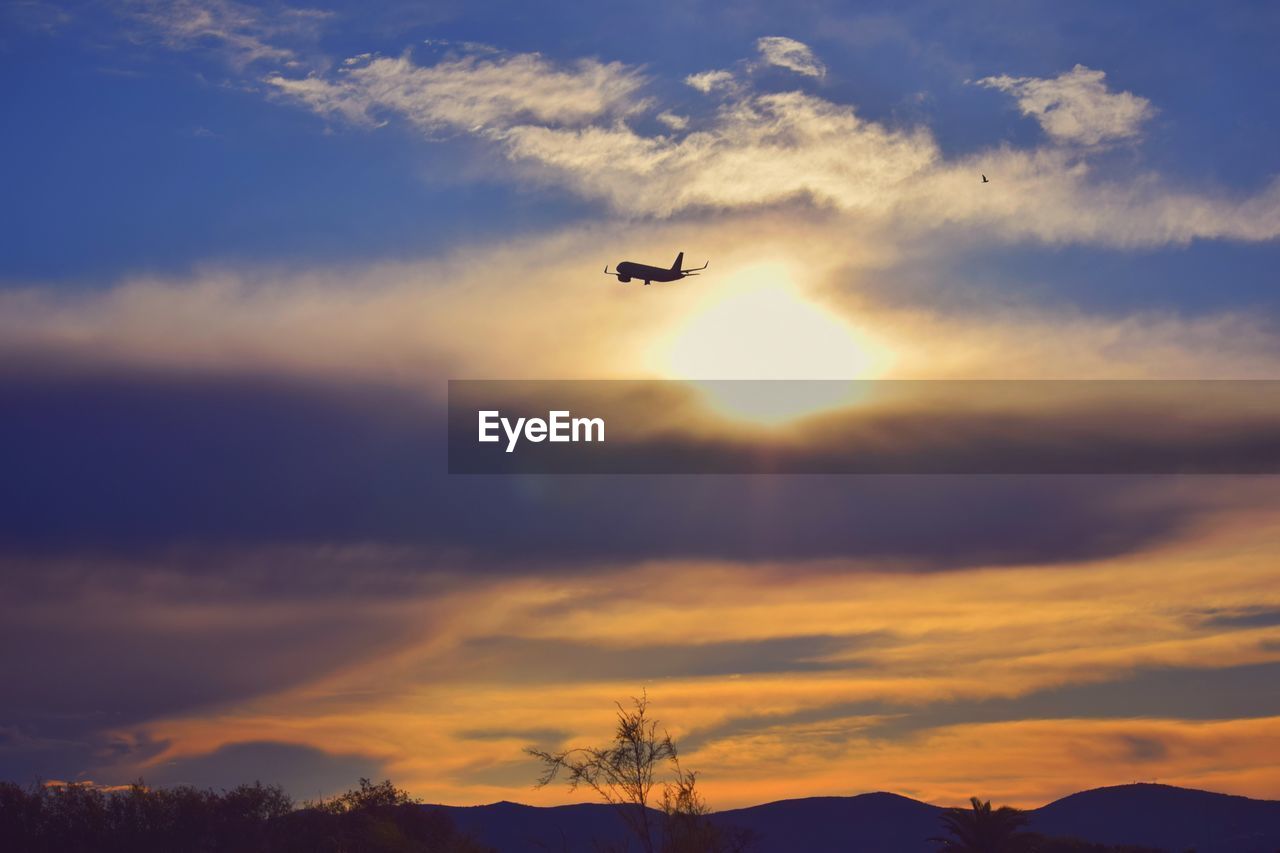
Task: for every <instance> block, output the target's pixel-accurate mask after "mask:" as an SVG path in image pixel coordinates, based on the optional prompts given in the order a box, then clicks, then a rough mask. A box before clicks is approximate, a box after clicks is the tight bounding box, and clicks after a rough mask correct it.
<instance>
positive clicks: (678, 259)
mask: <svg viewBox="0 0 1280 853" xmlns="http://www.w3.org/2000/svg"><path fill="white" fill-rule="evenodd" d="M682 263H684V252H681V253H680V254H678V255H676V262H675V263H674V264H672V265H671V271H672V272H680V265H681V264H682Z"/></svg>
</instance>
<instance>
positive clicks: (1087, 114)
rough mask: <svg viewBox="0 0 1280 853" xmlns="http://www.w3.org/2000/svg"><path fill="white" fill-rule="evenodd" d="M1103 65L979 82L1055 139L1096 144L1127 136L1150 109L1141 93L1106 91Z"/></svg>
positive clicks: (1138, 128)
mask: <svg viewBox="0 0 1280 853" xmlns="http://www.w3.org/2000/svg"><path fill="white" fill-rule="evenodd" d="M1106 78H1107V75H1106V73H1105V72H1103V71H1097V70H1094V69H1092V68H1086V67H1085V66H1083V65H1077V66H1075V67H1074V68H1072V69H1071V70H1070V71H1066V72H1064V73H1062V74H1059V75H1058V76H1057V77H1051V78H1042V77H1010V76H1009V75H1007V74H1002V75H1000V76H997V77H984V78H982V79H981V80H979V81H978V85H979V86H986V87H989V88H992V89H999V90H1000V91H1002V92H1008V93H1009V94H1011V95H1013V96H1014V97H1015V98H1017V101H1018V107H1019V108H1020V109H1021V110H1022V114H1023V115H1025V116H1031V117H1033V118H1035V120H1036V121H1037V122H1039V123H1040V127H1041V128H1043V129H1044V132H1045V133H1047V134H1049V137H1050V138H1051V139H1053V140H1054V141H1055V142H1062V143H1070V144H1078V145H1099V144H1101V143H1104V142H1114V141H1117V140H1122V139H1132V138H1134V137H1136V136H1137V135H1138V134H1139V132H1140V131H1141V128H1142V124H1143V122H1145V121H1147V120H1148V119H1150V118H1151V117H1152V116H1153V115H1155V112H1156V111H1155V108H1154V107H1152V106H1151V102H1150V101H1148V100H1147V99H1146V98H1143V97H1140V96H1138V95H1134V94H1133V93H1131V92H1112V91H1110V90H1109V89H1108V88H1107V84H1106Z"/></svg>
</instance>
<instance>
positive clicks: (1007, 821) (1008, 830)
mask: <svg viewBox="0 0 1280 853" xmlns="http://www.w3.org/2000/svg"><path fill="white" fill-rule="evenodd" d="M969 803H970V805H971V808H968V809H963V808H951V809H947V810H946V811H945V812H943V815H942V824H943V826H945V827H946V829H947V832H949V833H950V834H951V836H952V837H951V838H931V839H929V840H930V841H937V842H939V843H941V844H942V847H941V850H942V851H944V853H1026V851H1029V850H1031V849H1032V848H1031V844H1030V842H1031V837H1030V836H1028V835H1027V834H1026V833H1024V832H1023V831H1022V830H1023V827H1024V826H1026V824H1027V816H1026V814H1025V813H1023V812H1022V811H1021V810H1019V809H1015V808H1011V807H1009V806H1001V807H1000V808H998V809H992V808H991V802H990V801H988V802H985V803H984V802H983V801H982V800H980V799H978V798H977V797H971V798H970V799H969Z"/></svg>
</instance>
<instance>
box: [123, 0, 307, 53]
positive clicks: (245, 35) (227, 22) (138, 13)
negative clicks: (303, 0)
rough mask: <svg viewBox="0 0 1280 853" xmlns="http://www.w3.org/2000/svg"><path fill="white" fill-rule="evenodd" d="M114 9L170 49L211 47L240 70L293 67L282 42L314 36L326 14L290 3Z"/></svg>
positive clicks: (224, 1)
mask: <svg viewBox="0 0 1280 853" xmlns="http://www.w3.org/2000/svg"><path fill="white" fill-rule="evenodd" d="M120 11H121V12H122V13H123V14H125V15H126V16H128V17H130V18H132V19H134V20H136V21H137V22H139V23H140V24H142V25H144V26H145V27H146V29H147V31H148V32H149V33H152V34H154V35H156V36H158V37H159V38H160V39H161V41H163V42H164V44H166V45H167V46H168V47H170V48H173V49H175V50H190V49H194V48H198V47H208V46H213V47H215V48H216V49H218V50H221V51H223V52H224V53H225V54H226V56H227V58H228V61H229V62H230V63H231V64H232V65H233V66H235V67H237V68H241V69H243V68H245V67H247V66H249V65H252V64H254V63H259V62H271V63H276V64H279V65H284V66H295V65H297V64H298V63H299V60H298V53H297V51H296V50H295V49H293V48H292V47H288V46H285V44H284V43H285V42H287V41H290V40H295V39H306V40H311V39H314V38H315V36H316V35H317V33H318V31H319V27H320V25H321V23H322V22H323V21H324V19H325V18H327V17H328V16H329V13H327V12H323V11H319V10H315V9H304V8H293V7H277V8H275V9H274V10H272V11H265V10H263V9H261V8H257V7H254V6H250V5H247V4H243V3H237V2H235V0H134V2H130V3H127V4H126V5H124V6H122V7H121V10H120Z"/></svg>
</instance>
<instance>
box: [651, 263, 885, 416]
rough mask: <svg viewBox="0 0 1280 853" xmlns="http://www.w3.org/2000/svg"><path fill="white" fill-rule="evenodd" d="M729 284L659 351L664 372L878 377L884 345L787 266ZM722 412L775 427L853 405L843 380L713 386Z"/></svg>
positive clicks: (727, 277) (739, 274)
mask: <svg viewBox="0 0 1280 853" xmlns="http://www.w3.org/2000/svg"><path fill="white" fill-rule="evenodd" d="M722 280H723V281H724V282H725V284H724V285H723V287H722V289H721V290H719V291H718V292H717V293H715V294H709V296H708V299H707V301H706V302H705V303H704V304H703V305H701V306H699V307H698V308H696V309H695V310H694V312H693V314H692V316H691V317H689V318H688V319H687V320H686V321H684V322H683V323H682V324H681V325H680V326H678V327H677V328H676V329H675V330H674V331H673V332H672V334H671V335H670V336H669V337H668V338H667V339H666V340H665V342H664V344H663V346H662V348H661V351H660V352H661V359H662V368H663V371H664V372H665V373H666V375H668V376H670V377H672V378H675V379H687V380H723V379H739V380H741V379H757V380H776V379H790V380H805V379H808V380H814V379H818V380H821V379H825V380H838V379H868V378H874V377H876V376H878V375H880V374H881V373H882V372H883V370H884V367H885V365H886V363H887V360H888V354H887V352H886V350H885V348H884V347H883V346H882V345H881V344H879V343H878V342H876V341H874V340H873V339H872V338H871V337H870V336H869V335H868V334H867V333H866V332H864V331H862V330H860V329H858V328H856V327H855V326H854V325H853V324H851V323H849V322H848V321H847V320H845V319H844V318H843V317H840V316H839V315H837V314H835V313H833V312H832V311H830V310H828V309H827V308H825V307H823V306H822V305H820V304H818V303H816V302H814V301H813V300H811V299H809V298H808V297H807V296H806V295H805V293H804V292H803V290H802V289H801V287H800V286H799V285H798V284H797V283H796V281H795V279H794V277H793V276H792V274H791V271H790V269H789V268H788V265H787V264H785V263H782V262H773V263H766V264H759V265H756V266H753V267H749V268H747V269H744V270H740V271H736V272H731V273H725V274H724V278H723V279H722ZM704 389H705V391H706V393H707V397H708V399H709V401H710V402H711V403H712V405H713V406H714V407H715V408H716V409H717V410H718V411H720V412H721V413H723V414H727V415H731V416H733V417H737V418H743V419H748V420H751V421H754V422H757V423H761V424H777V423H782V422H785V421H789V420H792V419H794V418H797V417H800V416H802V415H806V414H810V413H813V412H816V411H821V410H823V409H828V408H833V407H836V406H839V405H842V404H846V403H848V402H851V400H850V394H851V393H852V389H851V388H850V387H849V386H843V385H840V384H838V383H819V382H808V383H804V382H787V383H781V382H779V383H769V384H768V385H765V384H751V385H745V384H742V383H736V384H735V383H731V382H708V383H705V385H704Z"/></svg>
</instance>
